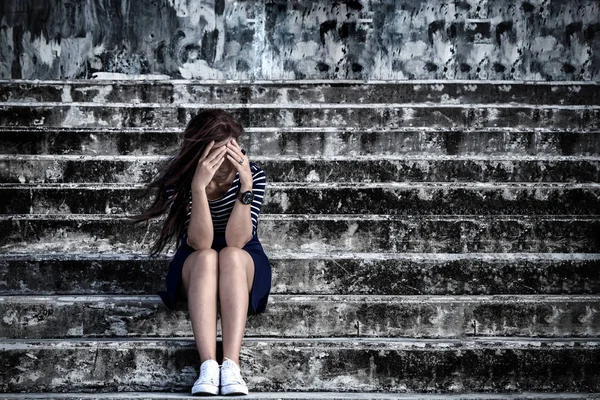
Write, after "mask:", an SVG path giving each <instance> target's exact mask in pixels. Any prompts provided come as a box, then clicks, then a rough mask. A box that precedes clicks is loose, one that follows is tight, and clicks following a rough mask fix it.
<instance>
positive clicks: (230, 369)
mask: <svg viewBox="0 0 600 400" xmlns="http://www.w3.org/2000/svg"><path fill="white" fill-rule="evenodd" d="M221 394H222V395H228V394H248V386H246V382H244V379H242V374H241V373H240V367H239V366H238V365H237V364H236V363H234V362H233V361H231V360H230V359H228V358H226V359H225V361H223V365H221Z"/></svg>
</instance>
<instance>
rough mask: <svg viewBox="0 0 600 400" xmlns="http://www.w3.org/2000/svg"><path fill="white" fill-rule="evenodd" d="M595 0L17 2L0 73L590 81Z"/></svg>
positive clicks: (9, 8) (0, 44)
mask: <svg viewBox="0 0 600 400" xmlns="http://www.w3.org/2000/svg"><path fill="white" fill-rule="evenodd" d="M599 29H600V3H598V2H597V1H595V0H564V1H555V0H541V1H540V2H535V3H532V2H527V1H519V0H500V1H493V2H492V1H489V2H486V1H479V0H461V1H451V0H417V1H410V2H409V1H395V0H371V1H368V0H348V1H309V0H297V1H293V2H288V1H283V0H268V1H252V0H250V1H231V0H227V1H226V0H202V1H198V0H185V1H177V2H175V1H173V0H138V1H127V0H65V1H61V2H52V1H50V0H23V1H18V2H17V1H12V2H3V3H2V4H1V5H0V60H1V61H0V78H1V79H19V78H24V79H73V78H91V77H93V76H94V74H95V73H100V72H102V73H123V74H127V75H137V74H161V75H164V76H165V77H172V78H194V79H309V78H317V79H321V78H323V79H334V78H340V79H509V80H510V79H518V80H521V79H527V80H598V79H599V78H600V76H599V71H598V66H599V63H600V43H599V42H600V41H598V40H597V38H598V33H597V32H598V31H599Z"/></svg>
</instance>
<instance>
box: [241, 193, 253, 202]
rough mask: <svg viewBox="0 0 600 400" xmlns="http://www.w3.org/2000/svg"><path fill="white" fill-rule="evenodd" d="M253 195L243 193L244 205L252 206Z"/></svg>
mask: <svg viewBox="0 0 600 400" xmlns="http://www.w3.org/2000/svg"><path fill="white" fill-rule="evenodd" d="M253 197H254V196H253V195H252V192H244V193H242V203H244V204H250V203H252V199H253Z"/></svg>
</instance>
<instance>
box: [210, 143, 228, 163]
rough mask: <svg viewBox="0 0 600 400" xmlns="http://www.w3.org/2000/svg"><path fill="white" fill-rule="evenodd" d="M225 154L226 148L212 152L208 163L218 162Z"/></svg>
mask: <svg viewBox="0 0 600 400" xmlns="http://www.w3.org/2000/svg"><path fill="white" fill-rule="evenodd" d="M223 154H225V146H222V147H219V148H218V149H216V150H215V151H213V152H211V153H210V154H209V155H208V157H207V158H206V161H209V162H213V161H214V160H217V159H218V158H219V157H222V156H223Z"/></svg>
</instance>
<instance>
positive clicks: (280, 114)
mask: <svg viewBox="0 0 600 400" xmlns="http://www.w3.org/2000/svg"><path fill="white" fill-rule="evenodd" d="M200 108H204V109H206V108H225V109H227V111H229V112H230V113H231V114H232V115H233V116H234V117H235V118H237V119H238V120H239V121H240V122H241V123H242V125H243V126H244V127H255V128H257V127H260V128H265V127H278V128H280V127H338V128H340V127H344V128H357V129H372V128H375V129H395V128H400V127H405V128H416V127H430V128H432V127H435V128H438V129H442V128H446V129H447V128H453V129H482V128H488V127H489V128H497V127H512V128H519V129H532V128H547V129H550V128H554V129H558V130H564V129H577V130H584V129H585V130H598V129H600V106H596V105H593V106H591V105H588V106H581V105H570V106H565V105H539V106H538V105H524V104H497V103H493V104H429V103H389V102H384V103H352V104H350V103H349V104H339V103H320V102H319V103H312V104H303V105H301V104H277V103H269V104H230V103H224V104H212V105H208V104H199V103H186V104H175V105H172V104H159V103H145V104H143V103H141V104H132V103H85V102H72V103H66V102H31V103H19V102H5V103H1V104H0V126H23V127H25V126H42V125H44V126H48V127H95V128H106V127H109V126H110V127H112V128H128V127H137V128H175V127H179V128H183V127H185V125H186V124H187V122H188V121H189V120H190V119H191V117H192V116H194V115H195V114H197V112H198V109H200Z"/></svg>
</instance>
